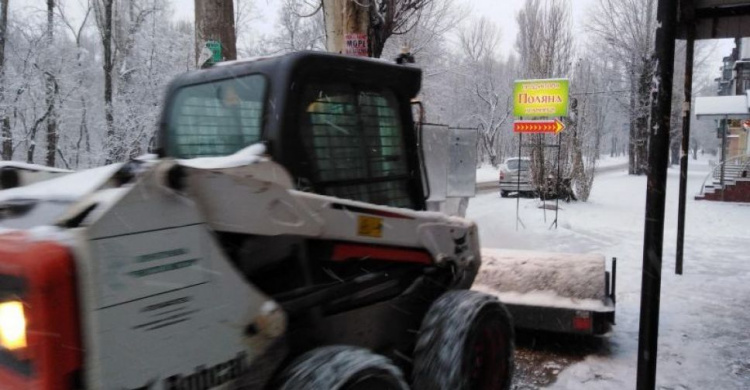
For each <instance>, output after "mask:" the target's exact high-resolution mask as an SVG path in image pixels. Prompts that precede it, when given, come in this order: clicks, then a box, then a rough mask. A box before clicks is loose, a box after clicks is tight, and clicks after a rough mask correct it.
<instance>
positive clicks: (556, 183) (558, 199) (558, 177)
mask: <svg viewBox="0 0 750 390" xmlns="http://www.w3.org/2000/svg"><path fill="white" fill-rule="evenodd" d="M560 149H562V137H561V136H560V133H557V180H556V182H555V185H556V186H557V191H556V192H557V197H556V198H555V222H554V224H555V229H557V210H559V209H560Z"/></svg>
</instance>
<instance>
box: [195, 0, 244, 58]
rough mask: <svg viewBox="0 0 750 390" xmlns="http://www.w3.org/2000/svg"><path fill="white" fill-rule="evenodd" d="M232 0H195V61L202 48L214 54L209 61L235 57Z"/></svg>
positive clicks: (235, 42) (235, 40)
mask: <svg viewBox="0 0 750 390" xmlns="http://www.w3.org/2000/svg"><path fill="white" fill-rule="evenodd" d="M235 31H236V30H235V26H234V4H233V1H232V0H195V63H196V66H198V67H201V66H202V65H203V64H199V63H198V60H199V58H200V54H201V52H202V51H203V49H204V48H206V47H209V48H211V50H212V52H213V54H214V56H213V57H212V59H210V60H209V62H211V63H213V62H218V61H231V60H236V59H237V36H236V35H235ZM217 60H218V61H217Z"/></svg>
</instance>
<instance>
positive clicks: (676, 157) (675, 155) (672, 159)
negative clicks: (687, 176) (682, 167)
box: [669, 141, 682, 165]
mask: <svg viewBox="0 0 750 390" xmlns="http://www.w3.org/2000/svg"><path fill="white" fill-rule="evenodd" d="M681 142H682V141H676V142H675V141H673V142H672V144H671V145H669V165H679V164H680V149H681Z"/></svg>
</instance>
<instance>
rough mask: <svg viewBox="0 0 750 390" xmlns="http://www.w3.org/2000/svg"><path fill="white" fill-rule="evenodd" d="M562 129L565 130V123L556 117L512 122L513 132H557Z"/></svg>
mask: <svg viewBox="0 0 750 390" xmlns="http://www.w3.org/2000/svg"><path fill="white" fill-rule="evenodd" d="M563 130H565V124H564V123H562V122H560V120H558V119H548V120H522V121H515V122H513V132H514V133H550V134H558V133H560V132H561V131H563Z"/></svg>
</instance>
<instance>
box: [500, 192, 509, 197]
mask: <svg viewBox="0 0 750 390" xmlns="http://www.w3.org/2000/svg"><path fill="white" fill-rule="evenodd" d="M500 197H501V198H507V197H508V191H503V190H500Z"/></svg>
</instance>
